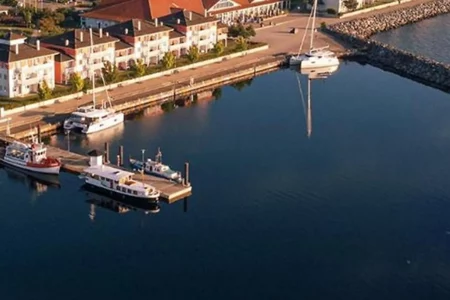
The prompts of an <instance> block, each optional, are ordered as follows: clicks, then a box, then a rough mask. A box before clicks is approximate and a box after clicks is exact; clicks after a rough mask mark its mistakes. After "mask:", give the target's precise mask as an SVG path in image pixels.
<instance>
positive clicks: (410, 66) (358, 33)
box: [325, 0, 450, 91]
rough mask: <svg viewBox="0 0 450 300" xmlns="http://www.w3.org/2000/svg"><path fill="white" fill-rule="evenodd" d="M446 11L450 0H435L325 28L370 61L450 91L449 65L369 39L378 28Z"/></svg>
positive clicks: (375, 64)
mask: <svg viewBox="0 0 450 300" xmlns="http://www.w3.org/2000/svg"><path fill="white" fill-rule="evenodd" d="M446 13H450V0H436V1H432V2H427V3H422V4H419V5H416V6H413V7H409V8H403V9H399V10H396V11H393V12H388V13H383V14H379V15H374V16H370V17H366V18H361V19H356V20H351V21H345V22H342V23H338V24H334V25H331V26H329V27H328V28H326V29H325V32H326V33H328V34H329V35H331V36H333V37H335V38H337V39H338V40H341V41H343V42H345V43H347V44H348V45H350V46H352V47H353V48H355V49H356V51H355V54H356V55H357V56H358V57H361V56H362V57H363V58H364V60H365V62H367V63H369V64H372V65H374V66H377V67H380V68H382V69H386V70H388V71H391V72H394V73H397V74H399V75H402V76H404V77H408V78H411V79H414V80H417V81H419V82H422V83H425V84H428V85H431V86H433V87H436V88H439V89H441V90H444V91H450V65H448V64H444V63H441V62H438V61H435V60H433V59H430V58H427V57H424V56H421V55H418V54H414V53H411V52H408V51H404V50H400V49H397V48H395V47H392V46H389V45H387V44H384V43H380V42H378V41H374V40H371V39H370V37H371V36H373V35H374V34H376V33H378V32H382V31H387V30H391V29H395V28H398V27H400V26H404V25H407V24H411V23H415V22H418V21H421V20H424V19H427V18H432V17H435V16H437V15H441V14H446ZM443 34H446V33H443ZM418 42H420V41H418Z"/></svg>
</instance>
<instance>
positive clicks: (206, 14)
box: [204, 9, 208, 18]
mask: <svg viewBox="0 0 450 300" xmlns="http://www.w3.org/2000/svg"><path fill="white" fill-rule="evenodd" d="M204 16H205V18H206V17H207V16H208V12H207V11H206V9H205V13H204Z"/></svg>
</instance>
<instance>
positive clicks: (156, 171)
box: [129, 149, 183, 183]
mask: <svg viewBox="0 0 450 300" xmlns="http://www.w3.org/2000/svg"><path fill="white" fill-rule="evenodd" d="M129 162H130V165H131V167H132V168H133V169H135V170H137V171H139V172H142V169H144V172H145V173H147V174H150V175H155V176H158V177H161V178H165V179H169V180H173V181H175V182H178V183H181V182H182V180H183V178H182V177H181V172H178V171H174V170H172V169H171V168H170V167H169V166H168V165H165V164H163V163H162V152H161V150H160V149H158V153H157V154H156V156H155V160H151V159H150V158H148V159H147V160H146V161H145V162H144V163H143V162H142V161H140V160H137V159H133V158H130V160H129Z"/></svg>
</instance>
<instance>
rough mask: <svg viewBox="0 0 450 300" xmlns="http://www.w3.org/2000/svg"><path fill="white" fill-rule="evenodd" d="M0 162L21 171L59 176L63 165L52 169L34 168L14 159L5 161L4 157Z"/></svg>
mask: <svg viewBox="0 0 450 300" xmlns="http://www.w3.org/2000/svg"><path fill="white" fill-rule="evenodd" d="M0 162H2V163H3V164H5V165H8V166H11V167H15V168H17V169H20V170H25V171H29V172H35V173H41V174H53V175H58V174H59V171H60V169H61V165H58V166H51V167H33V166H28V165H27V164H26V163H25V162H19V161H15V160H12V159H5V158H3V157H2V158H0Z"/></svg>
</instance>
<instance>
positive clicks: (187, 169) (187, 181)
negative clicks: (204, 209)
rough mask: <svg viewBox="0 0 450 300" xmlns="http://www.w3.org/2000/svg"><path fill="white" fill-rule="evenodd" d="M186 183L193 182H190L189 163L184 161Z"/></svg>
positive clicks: (188, 184)
mask: <svg viewBox="0 0 450 300" xmlns="http://www.w3.org/2000/svg"><path fill="white" fill-rule="evenodd" d="M184 184H185V185H187V186H190V185H191V183H190V182H189V163H188V162H185V163H184Z"/></svg>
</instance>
